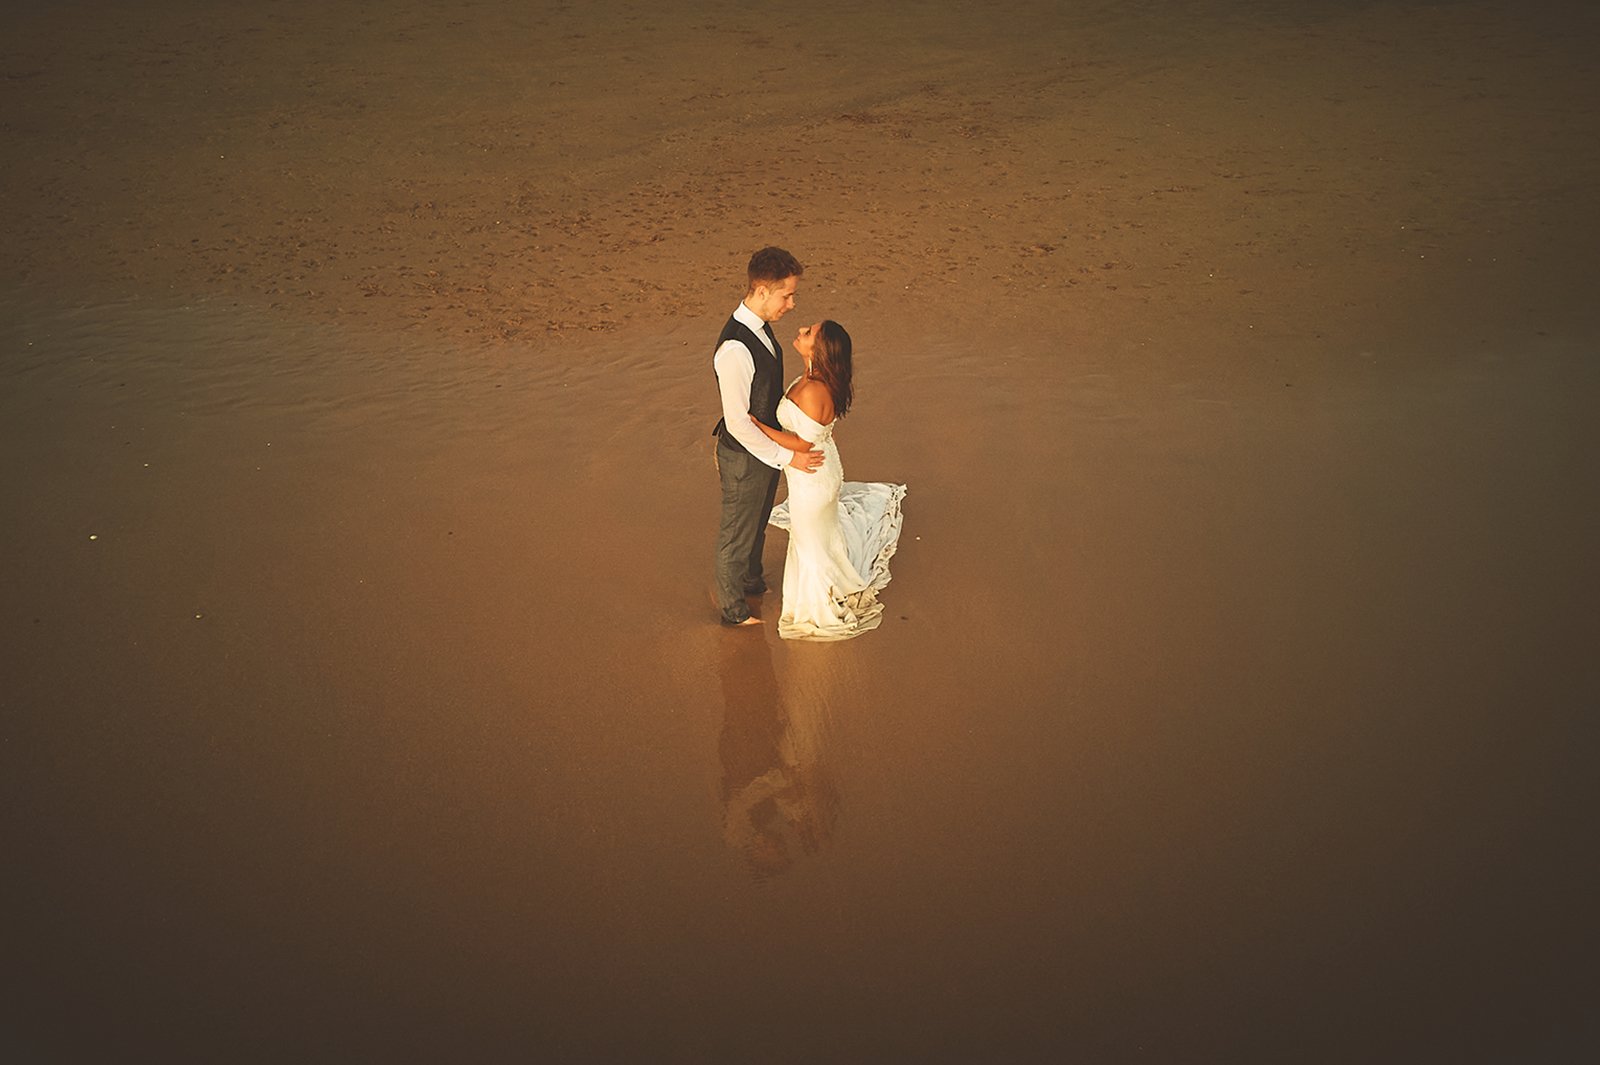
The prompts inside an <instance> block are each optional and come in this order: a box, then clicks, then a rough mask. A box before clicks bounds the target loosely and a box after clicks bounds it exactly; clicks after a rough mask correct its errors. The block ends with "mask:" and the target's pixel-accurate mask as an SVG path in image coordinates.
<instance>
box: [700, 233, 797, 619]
mask: <svg viewBox="0 0 1600 1065" xmlns="http://www.w3.org/2000/svg"><path fill="white" fill-rule="evenodd" d="M804 271H805V267H803V266H801V265H800V263H799V261H798V260H796V259H795V257H794V256H793V255H790V254H789V253H788V252H786V251H784V250H783V249H782V248H762V249H761V250H760V251H758V252H756V253H755V254H754V255H752V256H750V268H749V271H748V273H749V285H748V287H747V288H746V289H745V294H744V299H743V301H741V302H740V304H739V306H737V307H735V308H734V310H733V317H731V318H729V319H728V324H727V325H725V326H723V327H722V335H721V336H720V337H718V338H717V350H716V354H715V355H714V356H712V366H713V368H715V370H716V371H717V391H718V392H720V393H721V394H722V419H721V420H720V421H718V422H717V427H716V428H715V429H713V430H712V431H711V433H712V435H713V436H715V437H716V438H717V471H718V473H720V474H721V476H722V525H721V527H720V528H719V529H718V531H717V607H718V609H719V610H720V611H721V612H722V623H723V624H724V625H759V624H761V619H760V618H757V617H755V616H753V615H752V614H751V613H750V606H749V604H748V603H746V602H745V597H746V596H754V595H760V594H761V593H763V592H765V591H766V590H767V582H766V578H765V577H763V576H762V573H761V548H762V546H763V545H764V544H765V543H766V540H767V518H768V517H769V516H770V515H771V514H772V499H773V496H775V495H776V494H777V491H778V471H779V470H781V469H783V467H785V466H793V467H794V468H795V469H798V470H802V471H804V472H806V473H814V472H815V471H816V469H817V467H818V466H820V465H822V452H820V451H790V450H789V449H788V448H786V447H780V446H778V445H777V444H776V443H774V442H773V441H772V439H771V438H770V437H768V436H767V435H766V434H765V433H763V432H762V431H761V430H760V429H757V428H756V427H755V426H754V425H752V424H751V422H750V416H751V415H752V414H753V415H755V416H756V418H757V419H759V420H760V421H761V423H762V424H764V425H770V426H771V427H772V428H774V429H778V428H781V427H780V426H779V425H778V400H779V399H781V398H783V389H784V386H785V385H786V384H787V383H788V382H786V381H785V380H784V377H783V345H781V344H779V343H778V338H777V336H776V335H775V334H774V333H773V332H772V325H771V323H773V322H776V321H777V320H778V319H779V318H782V317H783V316H784V315H785V314H787V313H788V312H789V311H790V309H791V308H793V307H794V290H795V286H796V285H797V284H798V282H799V280H800V275H801V273H803V272H804Z"/></svg>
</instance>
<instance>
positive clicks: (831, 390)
mask: <svg viewBox="0 0 1600 1065" xmlns="http://www.w3.org/2000/svg"><path fill="white" fill-rule="evenodd" d="M816 344H817V346H816V348H815V350H814V351H813V352H812V354H811V376H812V377H814V378H816V379H817V380H818V381H821V382H822V383H823V384H824V385H826V386H827V388H828V394H829V395H831V396H832V397H833V416H834V417H835V418H843V417H844V416H845V412H846V411H848V410H849V409H850V401H851V400H852V399H854V398H855V390H854V389H853V388H852V387H851V385H850V377H851V369H850V334H849V333H846V332H845V331H844V326H842V325H840V324H839V323H838V322H833V321H827V322H823V323H822V331H821V333H820V334H818V336H817V342H816Z"/></svg>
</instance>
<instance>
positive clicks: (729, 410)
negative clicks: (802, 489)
mask: <svg viewBox="0 0 1600 1065" xmlns="http://www.w3.org/2000/svg"><path fill="white" fill-rule="evenodd" d="M711 364H712V366H713V367H714V368H715V369H716V371H717V390H718V391H719V392H721V393H722V420H723V421H724V422H726V423H727V426H728V432H730V433H732V434H733V438H734V439H735V440H737V441H739V443H741V444H743V445H744V449H745V450H746V451H748V452H750V454H752V455H754V456H755V457H756V458H758V459H760V460H761V461H762V462H765V463H766V464H767V465H768V466H771V467H773V468H774V469H779V470H781V469H783V468H784V467H785V466H787V465H789V462H790V460H791V459H793V458H794V452H793V451H790V450H789V449H788V448H786V447H783V446H782V445H780V444H779V443H778V442H777V441H775V440H773V439H772V437H770V436H768V435H767V434H766V433H763V432H762V431H761V430H760V429H757V428H756V426H755V423H754V422H752V421H751V420H750V383H751V382H752V381H754V380H755V378H756V368H755V364H754V363H753V362H751V354H750V349H749V348H747V347H745V346H744V345H743V344H742V343H740V342H739V341H737V340H724V341H723V342H722V346H721V347H719V348H718V349H717V353H716V355H714V356H713V357H712V360H711ZM701 365H702V366H703V365H705V364H704V363H702V364H701Z"/></svg>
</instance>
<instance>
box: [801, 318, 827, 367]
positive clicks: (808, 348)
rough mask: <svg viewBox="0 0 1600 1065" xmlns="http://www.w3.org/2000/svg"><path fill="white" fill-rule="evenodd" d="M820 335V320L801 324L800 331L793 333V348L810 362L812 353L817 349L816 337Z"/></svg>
mask: <svg viewBox="0 0 1600 1065" xmlns="http://www.w3.org/2000/svg"><path fill="white" fill-rule="evenodd" d="M821 336H822V323H821V322H812V323H811V324H810V325H803V326H801V327H800V332H798V333H796V334H795V335H794V350H796V351H798V352H799V353H800V354H802V355H804V356H805V358H806V361H807V362H810V361H811V358H812V355H813V353H814V352H815V351H816V350H817V339H818V338H819V337H821Z"/></svg>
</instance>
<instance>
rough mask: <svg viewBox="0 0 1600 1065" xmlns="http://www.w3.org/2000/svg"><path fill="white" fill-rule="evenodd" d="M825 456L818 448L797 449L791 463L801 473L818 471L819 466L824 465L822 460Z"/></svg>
mask: <svg viewBox="0 0 1600 1065" xmlns="http://www.w3.org/2000/svg"><path fill="white" fill-rule="evenodd" d="M824 457H825V456H824V455H823V454H822V452H820V451H816V450H812V451H796V452H795V453H794V458H792V459H790V460H789V465H791V466H793V467H794V468H795V469H797V470H799V471H800V472H801V473H816V472H817V468H818V467H820V466H821V465H822V460H823V458H824Z"/></svg>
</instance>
